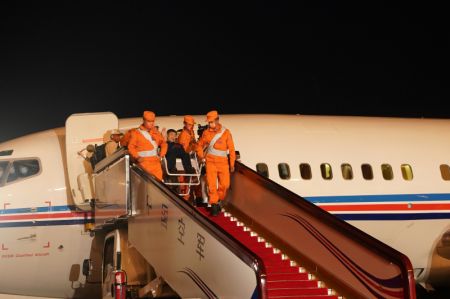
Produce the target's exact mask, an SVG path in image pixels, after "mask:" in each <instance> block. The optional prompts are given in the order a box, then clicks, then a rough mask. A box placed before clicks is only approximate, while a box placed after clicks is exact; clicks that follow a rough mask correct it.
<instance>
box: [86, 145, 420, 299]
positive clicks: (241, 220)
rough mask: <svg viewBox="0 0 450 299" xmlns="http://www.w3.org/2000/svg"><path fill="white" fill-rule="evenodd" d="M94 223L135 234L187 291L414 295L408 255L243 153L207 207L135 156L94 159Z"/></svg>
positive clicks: (162, 272) (210, 294)
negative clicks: (258, 167) (213, 205)
mask: <svg viewBox="0 0 450 299" xmlns="http://www.w3.org/2000/svg"><path fill="white" fill-rule="evenodd" d="M94 180H95V191H96V198H97V199H96V203H95V211H94V213H95V225H96V228H97V229H101V228H105V227H108V225H111V224H113V223H115V222H117V221H124V220H126V221H127V222H128V236H129V241H130V243H131V244H132V245H133V246H134V247H135V248H136V249H137V250H138V251H139V252H140V253H141V254H142V256H143V257H144V258H145V259H146V260H147V261H148V262H149V264H151V265H152V266H153V267H154V269H155V271H156V272H157V273H158V275H159V276H160V277H162V278H163V279H164V280H165V281H166V282H167V283H168V284H169V285H170V286H171V288H172V289H173V290H175V291H176V292H177V294H178V295H179V296H180V297H182V298H287V299H288V298H315V299H321V298H415V288H414V277H413V270H412V267H411V263H410V261H409V259H408V258H407V257H406V256H404V255H403V254H401V253H399V252H397V251H396V250H394V249H392V248H390V247H388V246H387V245H385V244H383V243H381V242H379V241H378V240H376V239H374V238H373V237H371V236H369V235H367V234H365V233H364V232H362V231H360V230H358V229H356V228H354V227H353V226H351V225H349V224H347V223H346V222H344V221H341V220H339V219H338V218H336V217H334V216H333V215H331V214H329V213H327V212H325V211H323V210H322V209H320V208H319V207H317V206H315V205H314V204H311V203H310V202H308V201H306V200H304V199H303V198H301V197H300V196H297V195H296V194H294V193H292V192H290V191H289V190H287V189H285V188H283V187H282V186H280V185H278V184H276V183H274V182H272V181H271V180H269V179H267V178H265V177H262V176H260V175H259V174H258V173H256V172H254V171H253V170H251V169H250V168H248V167H246V166H245V165H243V164H241V163H239V162H237V163H236V171H235V173H233V174H232V178H231V188H230V191H229V194H228V195H227V198H226V200H225V201H224V202H223V209H222V213H220V214H219V216H216V217H211V216H210V215H209V212H208V211H207V209H206V208H204V207H199V208H196V207H194V206H192V205H191V204H190V203H189V202H187V201H186V200H184V199H183V198H181V197H180V196H179V195H178V194H176V193H175V192H174V191H173V190H172V189H171V188H170V187H169V186H166V185H165V184H164V183H162V182H160V181H158V180H157V179H155V178H154V177H153V176H151V175H148V174H146V173H144V172H143V171H142V170H141V169H140V168H138V167H137V166H134V165H130V162H129V156H128V155H127V153H126V151H123V152H119V153H116V154H115V155H113V156H112V157H110V158H108V160H106V161H102V163H99V164H98V165H97V166H96V169H95V174H94Z"/></svg>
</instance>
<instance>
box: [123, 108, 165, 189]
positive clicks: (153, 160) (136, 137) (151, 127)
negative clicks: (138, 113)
mask: <svg viewBox="0 0 450 299" xmlns="http://www.w3.org/2000/svg"><path fill="white" fill-rule="evenodd" d="M155 118H156V116H155V113H153V112H152V111H144V114H143V122H142V125H141V126H139V128H137V129H135V130H133V131H132V132H131V136H130V141H129V143H128V152H129V153H130V155H131V157H132V158H133V159H134V160H135V161H136V162H137V163H138V165H139V166H140V167H141V168H142V169H143V170H145V171H146V172H147V173H150V174H152V175H154V176H155V177H156V178H158V179H159V180H160V181H162V177H163V172H162V167H161V158H162V157H164V156H165V155H166V153H167V143H166V141H165V140H164V138H163V136H162V134H161V133H160V132H159V131H158V130H157V129H156V127H155ZM158 147H160V148H161V149H160V152H159V154H158Z"/></svg>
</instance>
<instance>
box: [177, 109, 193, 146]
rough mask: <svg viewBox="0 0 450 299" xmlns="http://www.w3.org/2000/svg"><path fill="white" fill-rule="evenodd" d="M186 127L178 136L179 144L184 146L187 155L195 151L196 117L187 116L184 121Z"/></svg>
mask: <svg viewBox="0 0 450 299" xmlns="http://www.w3.org/2000/svg"><path fill="white" fill-rule="evenodd" d="M183 124H184V127H183V130H182V131H181V133H180V135H179V136H178V143H179V144H181V145H182V146H183V149H184V151H185V152H186V153H188V154H189V153H190V152H191V151H193V150H195V133H194V124H195V120H194V117H192V116H191V115H186V116H185V117H184V121H183Z"/></svg>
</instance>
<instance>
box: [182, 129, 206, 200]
mask: <svg viewBox="0 0 450 299" xmlns="http://www.w3.org/2000/svg"><path fill="white" fill-rule="evenodd" d="M178 143H179V144H181V146H182V147H183V149H184V151H185V152H186V153H188V154H189V153H190V152H191V151H193V150H195V134H194V130H188V129H186V128H183V130H182V131H181V133H180V135H179V136H178ZM179 180H180V182H181V183H183V182H184V181H185V178H184V177H182V176H180V177H179ZM180 187H186V188H187V186H180ZM195 187H197V186H194V190H195V191H194V192H195V193H196V195H197V196H201V195H200V194H201V192H202V191H201V189H200V188H195ZM186 191H187V189H185V188H181V192H183V193H186ZM189 197H190V196H189V195H186V196H185V197H184V199H189Z"/></svg>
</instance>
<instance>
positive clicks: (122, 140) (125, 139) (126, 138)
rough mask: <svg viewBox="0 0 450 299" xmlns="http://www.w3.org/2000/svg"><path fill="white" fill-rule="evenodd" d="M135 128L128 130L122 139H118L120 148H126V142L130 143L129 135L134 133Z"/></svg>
mask: <svg viewBox="0 0 450 299" xmlns="http://www.w3.org/2000/svg"><path fill="white" fill-rule="evenodd" d="M135 130H136V128H133V129H129V130H128V131H127V132H126V133H125V134H124V135H123V137H122V138H121V139H120V145H121V146H128V142H130V138H131V133H132V132H133V131H135Z"/></svg>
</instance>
